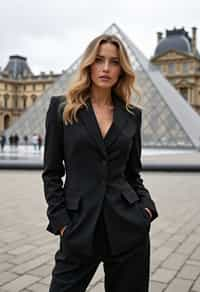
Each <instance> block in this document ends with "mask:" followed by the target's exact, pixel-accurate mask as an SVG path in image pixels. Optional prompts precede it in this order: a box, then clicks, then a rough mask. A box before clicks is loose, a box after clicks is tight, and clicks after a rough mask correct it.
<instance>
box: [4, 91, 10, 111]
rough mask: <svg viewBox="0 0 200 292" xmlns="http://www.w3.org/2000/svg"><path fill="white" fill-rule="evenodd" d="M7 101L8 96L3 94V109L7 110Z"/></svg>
mask: <svg viewBox="0 0 200 292" xmlns="http://www.w3.org/2000/svg"><path fill="white" fill-rule="evenodd" d="M8 99H9V95H8V94H5V95H4V107H5V108H8Z"/></svg>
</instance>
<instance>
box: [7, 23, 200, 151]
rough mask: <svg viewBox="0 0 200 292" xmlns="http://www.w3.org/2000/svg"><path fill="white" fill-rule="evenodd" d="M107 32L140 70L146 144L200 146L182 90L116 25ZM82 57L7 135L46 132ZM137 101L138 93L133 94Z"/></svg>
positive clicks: (196, 121) (198, 120) (199, 121)
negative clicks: (53, 102)
mask: <svg viewBox="0 0 200 292" xmlns="http://www.w3.org/2000/svg"><path fill="white" fill-rule="evenodd" d="M105 33H107V34H115V35H117V36H118V37H119V38H120V39H121V40H122V42H123V44H124V45H125V47H126V49H127V51H128V54H129V57H130V60H131V64H132V66H133V69H134V71H135V73H136V78H137V79H136V87H137V88H139V90H140V93H141V96H142V106H143V119H142V144H143V146H144V147H154V148H156V147H157V148H199V147H200V117H199V115H198V114H197V113H196V112H195V111H194V110H193V109H192V107H191V106H190V105H189V104H188V103H187V101H185V99H184V98H183V97H182V96H181V95H180V94H179V92H178V91H177V90H176V89H175V88H174V87H173V86H172V85H171V84H170V83H169V82H168V81H167V80H166V79H165V78H164V77H163V75H162V74H161V72H160V71H159V69H158V68H157V67H156V66H155V65H152V64H151V63H150V62H149V61H148V60H147V58H146V57H145V56H144V55H143V53H142V52H141V51H140V50H139V49H138V48H137V47H136V46H135V45H134V43H133V42H132V41H131V40H130V39H129V38H128V37H127V36H126V35H125V34H124V32H122V30H121V29H120V28H119V27H118V26H117V25H116V24H112V25H111V26H110V27H109V28H108V29H107V30H106V31H105ZM80 60H81V57H79V58H78V59H77V60H76V61H75V62H74V63H73V64H72V65H71V66H70V67H69V68H68V69H67V70H66V71H65V72H64V73H63V75H62V76H61V77H60V78H59V79H58V80H57V81H56V82H55V83H54V84H53V85H52V86H51V87H50V88H48V89H47V90H46V91H45V92H44V93H43V94H42V95H41V97H40V98H38V99H37V101H36V102H35V104H34V105H33V106H32V107H30V108H29V109H28V110H27V111H26V112H25V113H24V114H23V115H22V116H21V117H20V118H19V119H18V120H17V121H16V122H15V124H14V125H12V126H11V127H10V128H9V129H7V130H6V131H5V134H6V135H7V136H9V135H10V134H14V133H18V135H19V136H20V137H23V136H24V135H25V134H26V135H28V136H29V137H31V136H32V135H33V133H40V134H41V135H42V136H44V133H45V117H46V112H47V109H48V105H49V101H50V98H51V96H55V95H62V94H64V93H65V92H66V90H67V88H68V85H69V82H70V80H71V77H73V75H74V73H75V72H76V70H77V68H78V66H79V63H80ZM132 98H133V102H134V101H135V96H133V97H132Z"/></svg>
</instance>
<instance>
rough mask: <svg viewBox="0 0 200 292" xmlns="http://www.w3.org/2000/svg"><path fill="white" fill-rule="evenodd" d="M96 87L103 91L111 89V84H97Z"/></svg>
mask: <svg viewBox="0 0 200 292" xmlns="http://www.w3.org/2000/svg"><path fill="white" fill-rule="evenodd" d="M95 85H96V86H97V87H99V88H104V89H109V88H112V87H113V84H110V83H107V84H106V83H98V84H95Z"/></svg>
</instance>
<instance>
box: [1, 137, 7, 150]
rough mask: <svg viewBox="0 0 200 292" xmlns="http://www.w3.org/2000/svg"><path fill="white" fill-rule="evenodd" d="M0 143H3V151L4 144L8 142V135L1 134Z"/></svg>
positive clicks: (2, 148)
mask: <svg viewBox="0 0 200 292" xmlns="http://www.w3.org/2000/svg"><path fill="white" fill-rule="evenodd" d="M0 144H1V151H2V152H3V150H4V146H5V144H6V136H5V135H4V134H1V135H0Z"/></svg>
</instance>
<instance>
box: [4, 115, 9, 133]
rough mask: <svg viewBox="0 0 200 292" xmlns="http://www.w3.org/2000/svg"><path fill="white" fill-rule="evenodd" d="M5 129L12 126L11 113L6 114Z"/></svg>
mask: <svg viewBox="0 0 200 292" xmlns="http://www.w3.org/2000/svg"><path fill="white" fill-rule="evenodd" d="M3 119H4V130H5V129H7V128H9V126H10V116H9V115H5V116H4V118H3Z"/></svg>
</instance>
